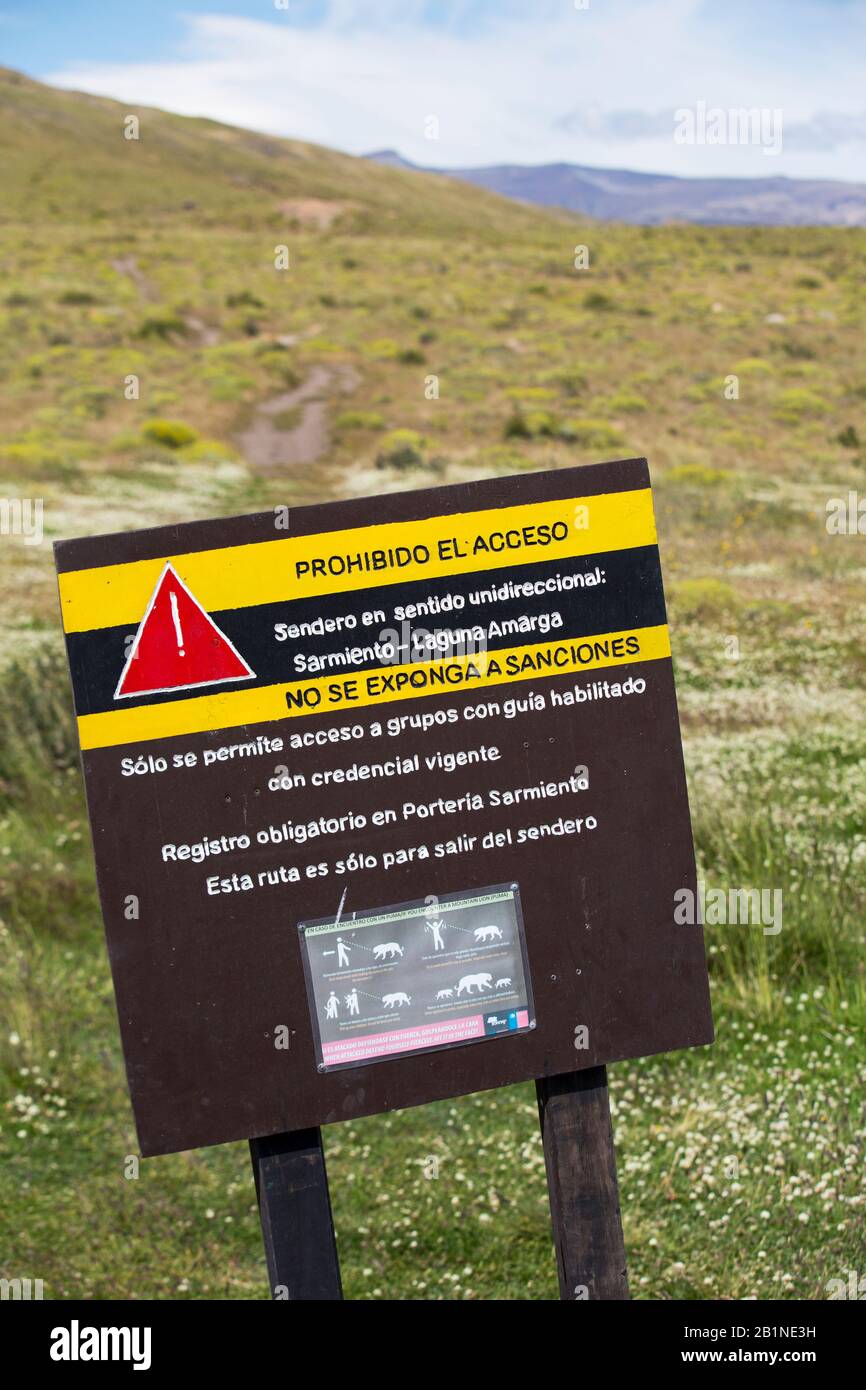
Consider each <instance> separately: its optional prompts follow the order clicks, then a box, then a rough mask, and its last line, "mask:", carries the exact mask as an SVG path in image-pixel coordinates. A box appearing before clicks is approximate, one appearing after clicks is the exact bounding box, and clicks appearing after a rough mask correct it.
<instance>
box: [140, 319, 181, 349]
mask: <svg viewBox="0 0 866 1390" xmlns="http://www.w3.org/2000/svg"><path fill="white" fill-rule="evenodd" d="M186 333H187V326H186V323H185V321H184V320H183V319H182V318H181V317H180V316H179V315H178V314H151V315H150V316H149V317H148V318H146V319H144V321H143V322H142V323H141V324H140V325H139V328H138V332H137V333H136V335H135V336H136V337H137V338H159V339H160V340H161V341H162V342H167V341H168V339H169V338H183V337H185V336H186Z"/></svg>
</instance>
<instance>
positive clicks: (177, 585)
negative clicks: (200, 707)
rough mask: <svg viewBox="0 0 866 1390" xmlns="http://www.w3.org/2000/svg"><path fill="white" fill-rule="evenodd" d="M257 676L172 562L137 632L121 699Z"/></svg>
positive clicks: (119, 687) (119, 688)
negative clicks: (193, 593)
mask: <svg viewBox="0 0 866 1390" xmlns="http://www.w3.org/2000/svg"><path fill="white" fill-rule="evenodd" d="M251 677H253V678H254V677H255V671H253V670H252V669H251V667H250V666H249V665H248V664H247V662H246V661H244V659H243V657H242V656H241V655H240V654H239V653H238V652H237V651H236V650H235V648H234V647H233V646H232V644H231V642H230V641H229V639H228V638H227V637H226V635H225V633H224V632H220V630H219V628H218V627H217V625H216V623H215V622H214V620H213V618H211V617H209V616H208V614H207V613H206V612H205V611H204V609H203V608H202V606H201V604H200V603H199V602H198V600H197V599H195V598H193V596H192V594H191V593H190V591H189V589H188V588H187V587H186V585H185V584H184V582H183V580H182V579H181V578H180V577H179V576H178V575H177V574H176V573H175V571H174V569H173V568H172V566H171V565H170V564H167V565H166V567H165V569H164V570H163V572H162V574H161V575H160V576H159V580H158V582H157V585H156V588H155V589H154V591H153V593H152V595H151V598H150V603H149V604H148V605H147V609H146V610H145V614H144V617H143V618H142V620H141V622H140V624H139V627H138V632H137V633H136V634H135V641H134V642H133V644H132V649H131V650H130V653H129V656H128V658H127V661H126V665H125V666H124V668H123V671H122V672H121V676H120V680H119V681H118V682H117V689H116V690H115V692H114V698H115V700H122V699H123V698H124V697H127V696H130V695H159V694H161V693H162V692H164V691H169V690H191V689H193V688H194V687H195V686H198V685H215V684H217V683H219V682H221V681H242V680H249V679H250V678H251Z"/></svg>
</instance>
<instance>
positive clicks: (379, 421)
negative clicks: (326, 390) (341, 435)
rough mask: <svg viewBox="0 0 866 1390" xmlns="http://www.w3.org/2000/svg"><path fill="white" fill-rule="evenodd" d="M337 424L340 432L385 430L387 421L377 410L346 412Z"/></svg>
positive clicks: (338, 419) (341, 415)
mask: <svg viewBox="0 0 866 1390" xmlns="http://www.w3.org/2000/svg"><path fill="white" fill-rule="evenodd" d="M335 424H336V427H337V429H338V430H383V429H384V428H385V419H384V416H382V415H380V414H379V412H378V411H376V410H344V411H343V412H342V413H341V414H340V415H338V416H337V419H336V421H335Z"/></svg>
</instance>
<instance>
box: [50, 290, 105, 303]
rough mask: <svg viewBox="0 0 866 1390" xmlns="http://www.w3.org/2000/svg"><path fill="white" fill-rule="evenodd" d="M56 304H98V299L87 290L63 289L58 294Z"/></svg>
mask: <svg viewBox="0 0 866 1390" xmlns="http://www.w3.org/2000/svg"><path fill="white" fill-rule="evenodd" d="M57 302H58V304H98V303H99V301H98V299H97V298H96V297H95V295H92V294H91V293H90V291H89V290H64V291H63V293H62V294H61V295H59V296H58V300H57Z"/></svg>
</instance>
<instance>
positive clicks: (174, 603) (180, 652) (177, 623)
mask: <svg viewBox="0 0 866 1390" xmlns="http://www.w3.org/2000/svg"><path fill="white" fill-rule="evenodd" d="M169 598H170V599H171V617H172V622H173V623H174V634H175V636H176V638H177V650H178V655H179V656H186V652H185V651H184V649H183V629H182V628H181V625H180V614H179V613H178V611H177V594H176V593H175V592H174V590H173V589H172V590H170V592H169Z"/></svg>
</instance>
